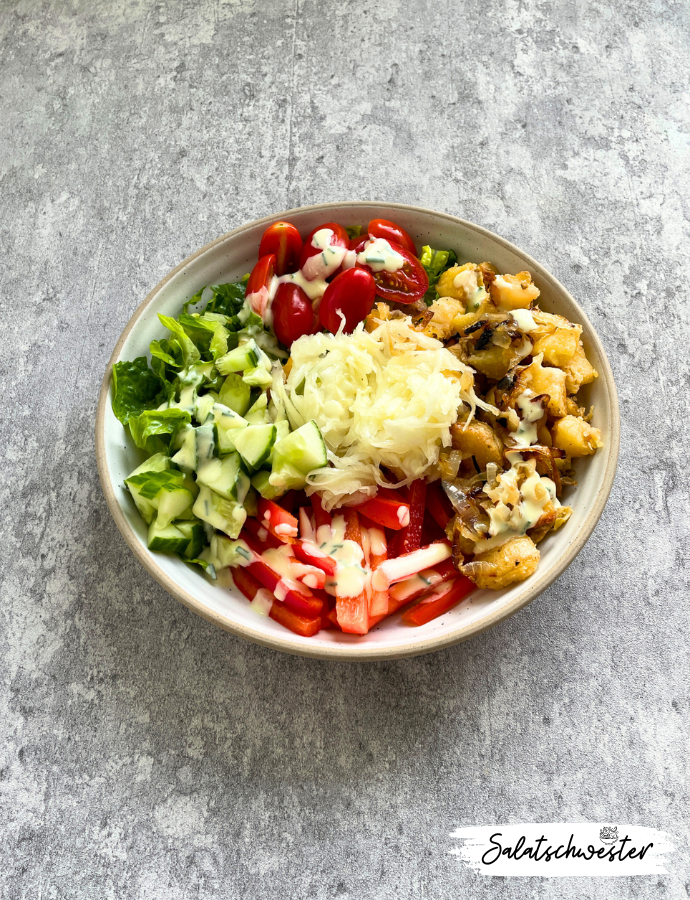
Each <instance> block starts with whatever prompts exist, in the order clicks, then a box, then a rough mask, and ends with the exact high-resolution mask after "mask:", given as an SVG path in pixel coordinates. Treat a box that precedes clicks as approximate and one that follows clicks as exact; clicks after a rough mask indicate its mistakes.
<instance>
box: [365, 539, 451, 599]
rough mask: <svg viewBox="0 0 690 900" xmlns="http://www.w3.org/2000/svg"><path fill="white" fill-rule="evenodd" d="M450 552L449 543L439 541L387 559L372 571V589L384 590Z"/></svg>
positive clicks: (435, 563) (426, 567)
mask: <svg viewBox="0 0 690 900" xmlns="http://www.w3.org/2000/svg"><path fill="white" fill-rule="evenodd" d="M450 554H451V549H450V544H448V543H445V542H441V541H439V542H438V543H436V544H429V546H428V547H422V548H420V549H419V550H413V551H412V552H411V553H405V554H403V555H402V556H398V557H396V558H395V559H387V560H386V561H385V562H382V563H381V565H380V566H379V567H378V569H377V570H376V571H375V572H374V574H373V576H372V579H371V585H372V587H373V588H374V590H377V591H382V590H385V589H386V588H388V586H389V585H391V584H394V583H395V582H396V581H402V580H403V578H409V576H410V575H415V574H416V573H417V572H421V571H422V569H428V568H430V567H431V566H435V565H437V564H438V563H441V562H443V561H444V560H446V559H448V557H449V556H450Z"/></svg>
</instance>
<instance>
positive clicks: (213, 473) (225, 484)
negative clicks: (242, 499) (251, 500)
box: [196, 452, 242, 500]
mask: <svg viewBox="0 0 690 900" xmlns="http://www.w3.org/2000/svg"><path fill="white" fill-rule="evenodd" d="M241 472H242V469H241V464H240V455H239V453H237V452H235V453H231V454H230V455H229V456H225V457H223V459H216V458H215V457H214V458H213V459H209V460H206V461H205V462H204V463H202V464H201V465H199V468H198V469H197V473H196V481H197V484H198V485H199V487H200V488H201V486H204V485H205V486H206V487H207V488H210V489H211V490H212V491H215V492H216V494H220V496H221V497H224V498H225V499H226V500H237V482H238V480H239V477H240V474H241Z"/></svg>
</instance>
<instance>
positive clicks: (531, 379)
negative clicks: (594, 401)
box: [470, 360, 568, 417]
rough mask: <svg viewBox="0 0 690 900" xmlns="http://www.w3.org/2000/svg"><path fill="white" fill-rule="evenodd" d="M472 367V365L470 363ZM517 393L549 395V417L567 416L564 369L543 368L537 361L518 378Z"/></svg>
mask: <svg viewBox="0 0 690 900" xmlns="http://www.w3.org/2000/svg"><path fill="white" fill-rule="evenodd" d="M470 365H472V363H470ZM517 385H518V387H516V388H515V389H514V390H515V393H516V394H517V393H520V392H521V391H522V390H524V389H525V388H529V389H530V390H532V391H534V393H535V395H539V394H548V395H549V402H548V405H547V407H546V409H547V412H548V413H549V415H552V416H556V417H560V416H564V415H565V414H566V407H565V401H566V398H567V396H568V395H567V393H566V374H565V372H564V371H563V370H562V369H555V368H552V367H549V366H542V365H541V364H540V363H539V362H537V361H536V360H535V361H534V362H532V363H531V364H530V365H529V366H527V367H526V368H524V369H523V370H522V371H521V372H520V374H519V375H518V377H517Z"/></svg>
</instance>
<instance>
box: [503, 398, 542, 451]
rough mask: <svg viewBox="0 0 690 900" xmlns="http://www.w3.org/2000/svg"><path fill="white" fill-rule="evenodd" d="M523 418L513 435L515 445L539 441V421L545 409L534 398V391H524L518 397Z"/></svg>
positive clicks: (528, 444)
mask: <svg viewBox="0 0 690 900" xmlns="http://www.w3.org/2000/svg"><path fill="white" fill-rule="evenodd" d="M517 405H518V407H519V408H520V413H521V418H520V424H519V425H518V427H517V430H516V431H514V432H513V434H512V435H511V437H512V440H513V445H514V446H515V447H529V446H530V444H536V443H537V422H538V421H539V420H540V419H541V418H542V417H543V415H544V409H543V408H542V405H541V403H540V402H539V401H535V400H534V393H533V392H532V391H530V390H526V391H523V392H522V393H521V394H520V396H519V397H518V398H517Z"/></svg>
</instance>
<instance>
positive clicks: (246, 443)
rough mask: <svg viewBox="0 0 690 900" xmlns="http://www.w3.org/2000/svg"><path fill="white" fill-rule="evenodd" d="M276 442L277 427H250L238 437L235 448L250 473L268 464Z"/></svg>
mask: <svg viewBox="0 0 690 900" xmlns="http://www.w3.org/2000/svg"><path fill="white" fill-rule="evenodd" d="M275 440H276V427H275V425H249V426H248V427H247V428H245V429H244V430H243V431H241V432H240V433H239V434H238V435H237V437H236V438H235V446H236V447H237V450H238V451H239V454H240V456H241V457H242V459H243V460H244V462H245V464H246V465H247V468H248V469H249V471H250V472H255V471H256V470H257V469H260V468H261V466H262V465H263V464H264V463H265V462H266V460H267V459H268V457H269V455H270V453H271V450H272V449H273V445H274V444H275Z"/></svg>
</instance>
